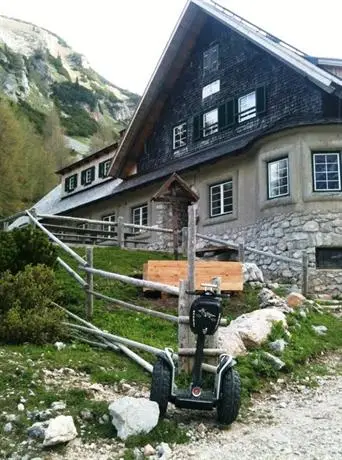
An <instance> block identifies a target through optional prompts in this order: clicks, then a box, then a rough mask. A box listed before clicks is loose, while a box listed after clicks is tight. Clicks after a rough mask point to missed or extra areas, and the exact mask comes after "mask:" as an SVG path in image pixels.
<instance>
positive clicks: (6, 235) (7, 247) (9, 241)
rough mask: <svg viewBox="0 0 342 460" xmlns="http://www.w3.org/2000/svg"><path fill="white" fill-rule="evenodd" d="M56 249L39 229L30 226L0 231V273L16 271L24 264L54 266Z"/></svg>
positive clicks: (21, 268) (23, 266) (22, 267)
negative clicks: (10, 230)
mask: <svg viewBox="0 0 342 460" xmlns="http://www.w3.org/2000/svg"><path fill="white" fill-rule="evenodd" d="M56 259H57V250H56V248H55V247H54V246H53V244H52V243H50V241H49V239H48V238H47V237H46V236H45V235H44V233H42V232H41V231H40V230H37V229H35V228H34V227H32V226H28V227H25V228H21V229H16V230H13V232H3V233H0V273H2V272H5V271H6V270H9V271H10V272H11V273H14V274H15V273H17V272H18V271H20V270H23V269H24V268H25V266H26V265H29V264H31V265H38V264H44V265H47V266H48V267H54V266H55V263H56Z"/></svg>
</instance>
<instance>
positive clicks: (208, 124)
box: [203, 109, 218, 137]
mask: <svg viewBox="0 0 342 460" xmlns="http://www.w3.org/2000/svg"><path fill="white" fill-rule="evenodd" d="M217 131H218V110H217V109H214V110H210V112H206V113H204V114H203V137H206V136H209V135H210V134H214V133H216V132H217Z"/></svg>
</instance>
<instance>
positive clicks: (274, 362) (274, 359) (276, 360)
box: [263, 351, 285, 371]
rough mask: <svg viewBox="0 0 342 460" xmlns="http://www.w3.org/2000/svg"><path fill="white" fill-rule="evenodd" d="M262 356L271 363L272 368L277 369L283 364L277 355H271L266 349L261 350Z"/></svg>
mask: <svg viewBox="0 0 342 460" xmlns="http://www.w3.org/2000/svg"><path fill="white" fill-rule="evenodd" d="M263 356H264V357H265V358H266V360H267V361H268V362H269V363H270V364H271V365H272V367H274V369H276V370H277V371H279V370H280V369H282V368H283V367H284V366H285V363H284V361H282V360H281V359H279V358H277V356H273V355H271V353H267V351H264V352H263Z"/></svg>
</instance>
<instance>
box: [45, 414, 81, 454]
mask: <svg viewBox="0 0 342 460" xmlns="http://www.w3.org/2000/svg"><path fill="white" fill-rule="evenodd" d="M76 436H77V431H76V427H75V424H74V421H73V418H72V417H71V416H70V415H59V416H58V417H56V418H53V419H51V420H49V426H48V427H47V429H46V430H45V437H44V441H43V446H44V447H48V446H54V445H56V444H61V443H64V442H68V441H71V440H72V439H75V438H76Z"/></svg>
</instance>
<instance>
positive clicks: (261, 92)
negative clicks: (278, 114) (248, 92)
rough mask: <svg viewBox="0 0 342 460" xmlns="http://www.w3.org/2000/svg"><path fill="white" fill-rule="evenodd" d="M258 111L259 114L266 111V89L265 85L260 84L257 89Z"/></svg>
mask: <svg viewBox="0 0 342 460" xmlns="http://www.w3.org/2000/svg"><path fill="white" fill-rule="evenodd" d="M256 111H257V115H260V114H263V113H265V112H266V90H265V86H259V88H257V89H256Z"/></svg>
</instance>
